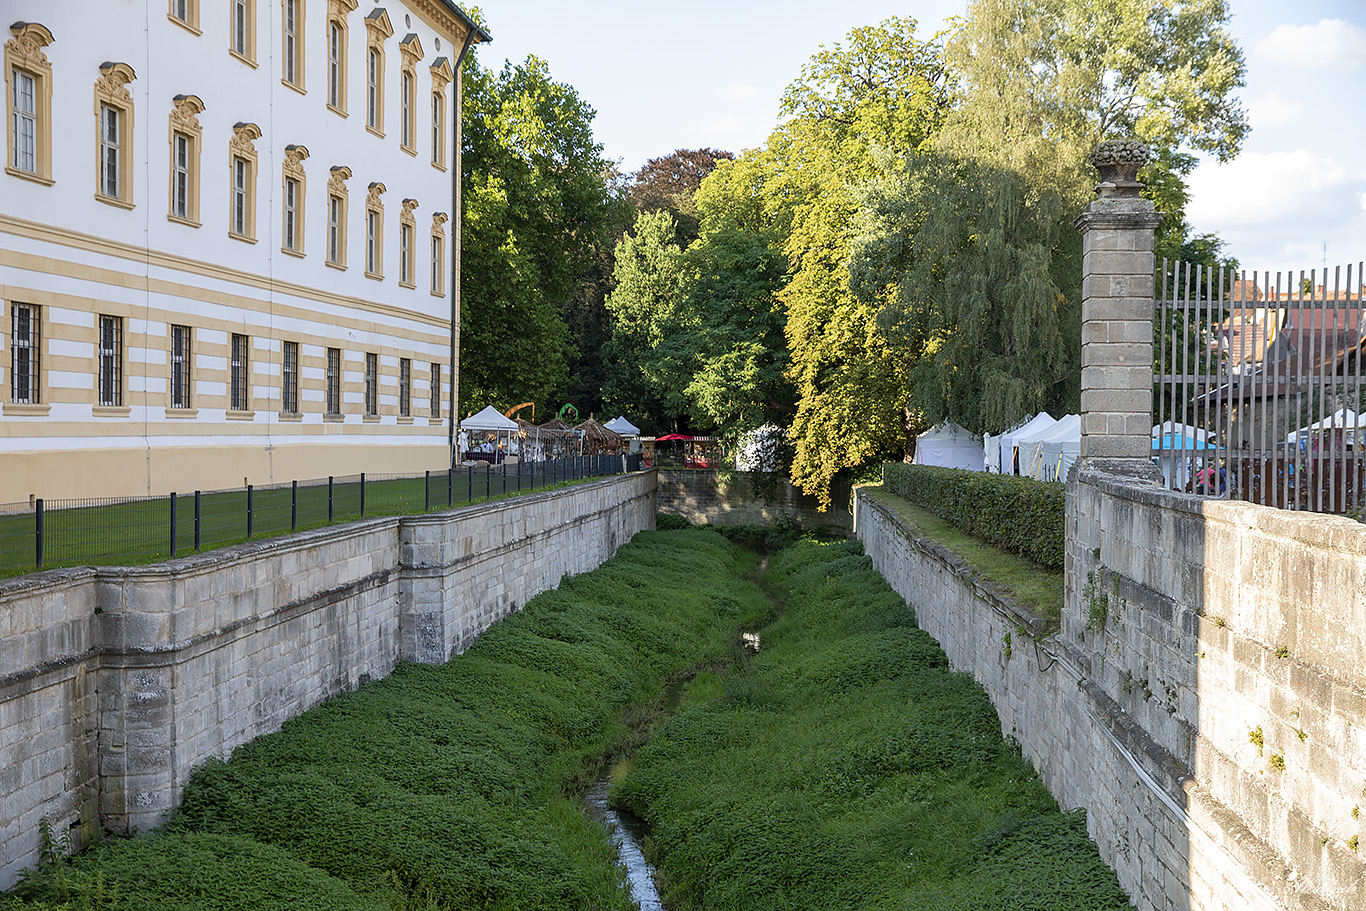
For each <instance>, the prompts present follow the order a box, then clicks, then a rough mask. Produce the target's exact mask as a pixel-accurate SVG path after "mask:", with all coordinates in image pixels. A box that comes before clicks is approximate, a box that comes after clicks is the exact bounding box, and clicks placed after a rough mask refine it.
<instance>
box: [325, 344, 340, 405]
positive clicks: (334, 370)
mask: <svg viewBox="0 0 1366 911" xmlns="http://www.w3.org/2000/svg"><path fill="white" fill-rule="evenodd" d="M327 413H328V414H341V349H340V348H328V349H327Z"/></svg>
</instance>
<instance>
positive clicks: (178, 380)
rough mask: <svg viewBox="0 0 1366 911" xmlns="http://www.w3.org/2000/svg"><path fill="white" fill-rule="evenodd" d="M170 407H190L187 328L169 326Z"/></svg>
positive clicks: (188, 333) (188, 328) (188, 332)
mask: <svg viewBox="0 0 1366 911" xmlns="http://www.w3.org/2000/svg"><path fill="white" fill-rule="evenodd" d="M171 407H172V408H189V407H190V327H189V326H171Z"/></svg>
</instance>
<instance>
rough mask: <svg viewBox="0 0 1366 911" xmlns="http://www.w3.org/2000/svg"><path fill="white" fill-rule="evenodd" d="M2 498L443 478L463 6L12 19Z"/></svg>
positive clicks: (452, 375) (40, 3)
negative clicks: (359, 477) (356, 478)
mask: <svg viewBox="0 0 1366 911" xmlns="http://www.w3.org/2000/svg"><path fill="white" fill-rule="evenodd" d="M0 11H3V16H4V20H3V22H0V28H4V29H5V31H4V32H3V33H0V39H3V40H4V80H5V116H6V123H5V140H4V154H5V162H4V172H3V173H0V310H3V316H2V317H0V504H3V503H13V502H19V501H27V500H30V499H31V498H32V497H35V496H36V497H44V498H48V499H64V498H77V497H96V496H126V495H145V494H163V493H167V492H169V491H172V490H175V491H190V490H195V489H203V490H210V489H215V488H223V487H236V486H239V485H241V484H243V483H244V482H245V483H252V484H269V483H282V482H287V481H289V480H292V479H310V478H319V477H325V476H327V475H346V474H353V473H357V472H361V471H366V472H371V473H393V472H414V471H422V470H424V469H439V468H443V467H444V466H445V465H447V464H448V463H449V459H450V452H449V446H450V443H451V440H452V433H451V416H452V415H453V414H455V413H456V408H455V407H454V406H455V404H456V402H457V400H458V384H457V375H458V368H459V365H458V363H457V361H456V352H457V351H458V350H459V346H458V333H459V318H458V314H459V301H460V288H459V262H458V261H459V252H458V251H459V249H460V243H459V242H460V225H459V219H458V218H456V217H454V216H455V215H456V214H457V213H458V212H459V205H458V202H459V192H460V186H459V179H460V76H459V73H460V61H461V60H462V58H463V56H464V54H465V53H466V52H467V51H468V50H469V48H470V46H471V45H472V44H473V43H475V42H478V41H487V40H489V36H488V34H487V33H485V32H484V31H483V30H482V29H480V28H479V27H478V26H477V25H476V24H475V23H474V22H473V21H472V20H471V19H470V18H469V17H468V16H467V15H466V14H465V13H464V12H462V11H461V10H460V9H459V8H457V7H456V6H455V5H453V3H451V2H450V0H407V2H404V3H399V2H386V5H384V6H377V7H374V8H361V7H358V5H357V0H119V2H110V0H63V2H61V3H53V2H51V0H0Z"/></svg>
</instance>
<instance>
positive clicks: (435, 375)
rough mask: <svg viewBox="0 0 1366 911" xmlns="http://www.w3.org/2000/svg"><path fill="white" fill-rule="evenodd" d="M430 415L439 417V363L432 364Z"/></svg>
mask: <svg viewBox="0 0 1366 911" xmlns="http://www.w3.org/2000/svg"><path fill="white" fill-rule="evenodd" d="M431 396H432V402H431V416H432V417H434V418H440V417H441V365H440V364H432V388H431Z"/></svg>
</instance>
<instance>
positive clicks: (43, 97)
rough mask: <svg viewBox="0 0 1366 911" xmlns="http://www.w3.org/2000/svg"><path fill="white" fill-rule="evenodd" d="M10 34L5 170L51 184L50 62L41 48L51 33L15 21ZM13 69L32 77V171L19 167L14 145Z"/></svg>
mask: <svg viewBox="0 0 1366 911" xmlns="http://www.w3.org/2000/svg"><path fill="white" fill-rule="evenodd" d="M9 30H10V34H11V35H12V36H13V37H11V38H10V39H9V40H8V41H6V42H5V173H6V174H9V175H11V176H13V177H21V178H23V179H24V180H32V181H34V182H35V183H40V184H43V185H44V186H49V187H50V186H52V184H53V183H54V181H53V179H52V64H51V63H50V62H49V61H48V59H47V55H46V54H44V53H43V48H45V47H47V46H48V45H49V44H51V43H52V41H53V38H52V32H50V31H48V30H47V27H46V26H44V25H39V24H38V23H36V22H16V23H14V24H13V25H11V26H10V27H9ZM15 70H18V71H20V72H22V73H24V74H25V75H27V76H29V77H30V78H32V79H33V120H34V124H33V126H34V130H33V132H34V137H33V139H34V145H35V148H34V151H33V164H34V169H33V170H32V171H25V170H23V169H21V168H20V167H19V166H18V163H17V162H16V161H15V155H16V154H18V150H17V149H15V147H14V127H13V124H14V80H15V75H14V74H15Z"/></svg>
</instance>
